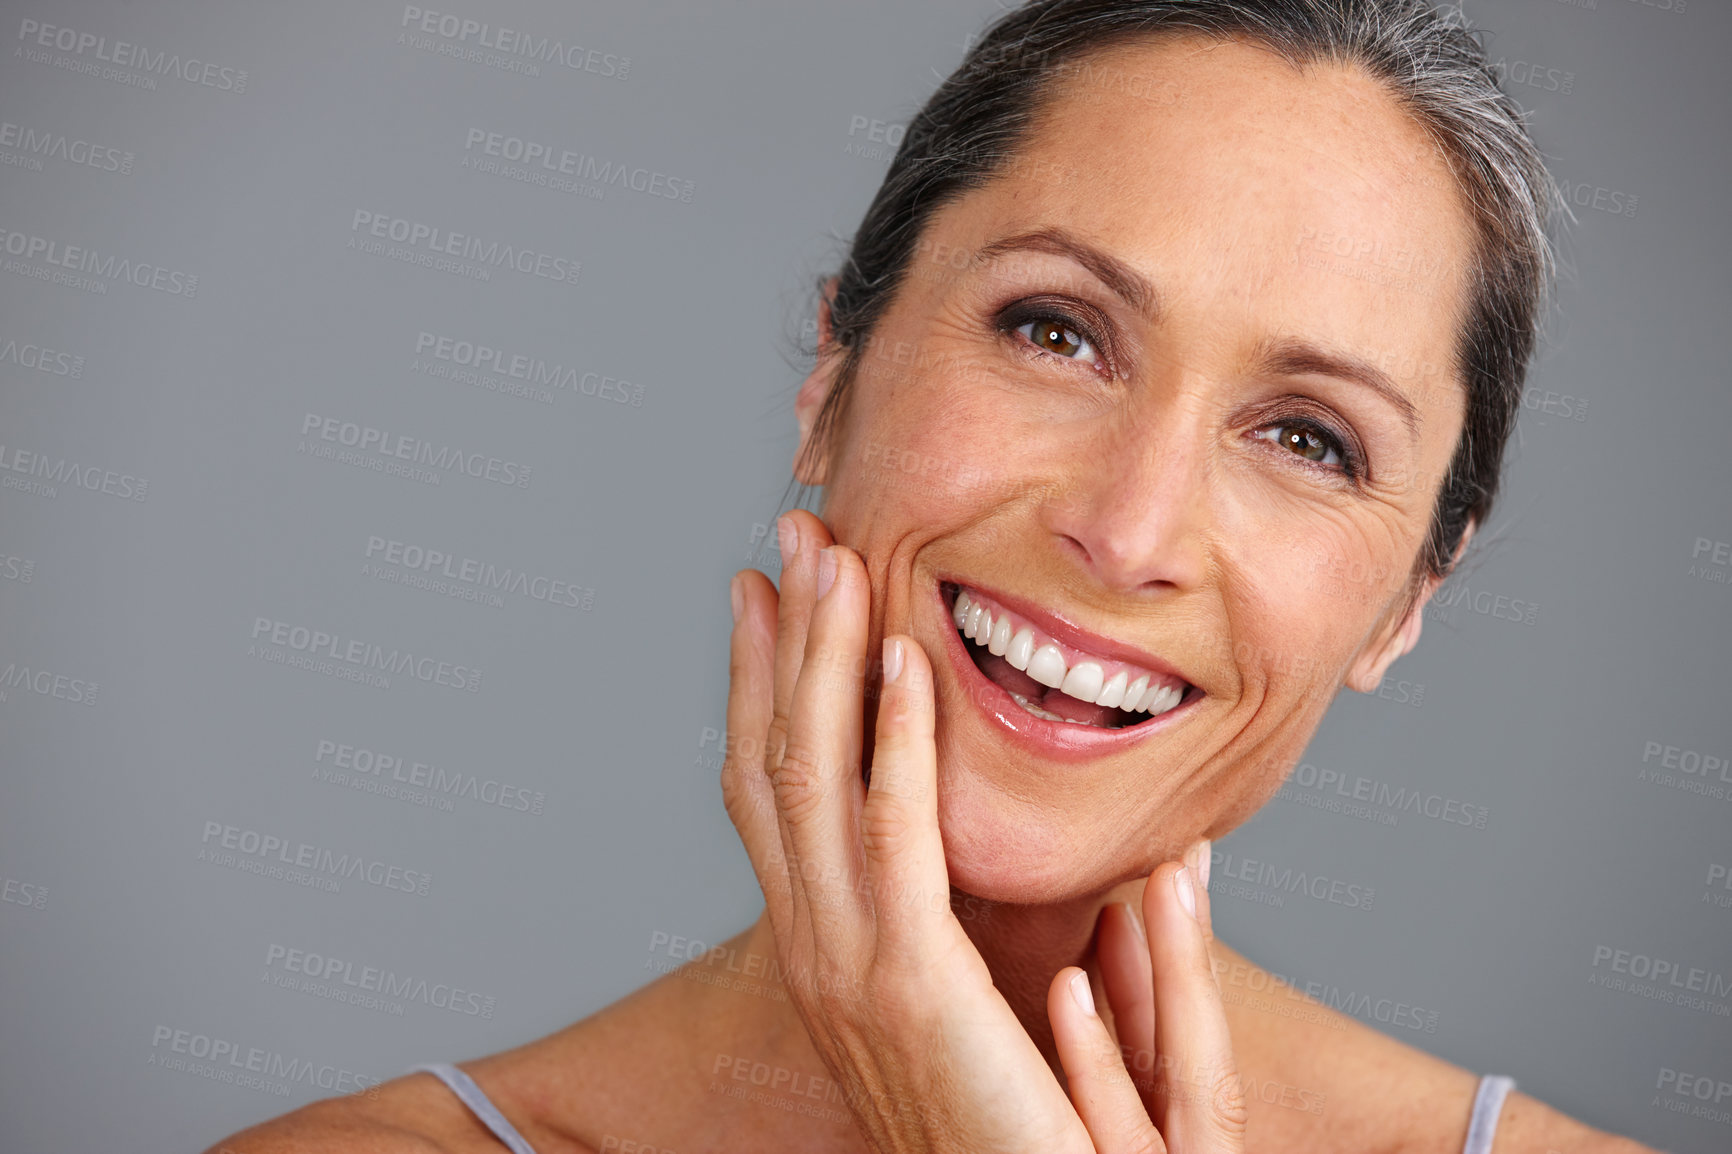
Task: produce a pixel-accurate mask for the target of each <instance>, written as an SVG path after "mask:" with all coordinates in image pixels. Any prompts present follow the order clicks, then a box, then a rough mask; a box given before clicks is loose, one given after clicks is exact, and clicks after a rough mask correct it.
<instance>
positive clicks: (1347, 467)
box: [1252, 417, 1364, 481]
mask: <svg viewBox="0 0 1732 1154" xmlns="http://www.w3.org/2000/svg"><path fill="white" fill-rule="evenodd" d="M1280 429H1298V430H1301V431H1302V432H1305V433H1309V434H1310V435H1311V436H1313V437H1316V438H1317V439H1318V440H1319V441H1322V442H1323V445H1324V447H1325V448H1326V449H1327V450H1329V451H1330V452H1332V453H1334V454H1335V456H1336V458H1337V462H1336V463H1335V464H1333V465H1327V464H1324V463H1322V462H1320V461H1312V460H1309V459H1307V458H1305V457H1301V456H1299V454H1297V453H1293V452H1288V453H1286V455H1287V456H1289V457H1293V458H1295V459H1297V460H1298V461H1299V462H1300V464H1301V466H1302V467H1305V468H1311V469H1320V470H1322V471H1323V472H1325V473H1335V474H1338V475H1340V476H1342V477H1344V478H1346V479H1347V480H1349V481H1358V480H1359V479H1360V477H1361V475H1362V474H1363V472H1364V468H1363V466H1362V464H1361V462H1360V461H1359V458H1358V454H1356V453H1355V452H1354V450H1353V449H1351V448H1349V444H1350V439H1349V438H1347V437H1344V436H1342V435H1341V434H1339V433H1337V432H1336V431H1335V430H1334V429H1332V428H1330V427H1329V426H1328V425H1325V424H1323V423H1322V422H1320V421H1317V420H1314V419H1312V418H1310V417H1281V418H1279V419H1277V420H1274V421H1269V422H1267V423H1265V424H1262V425H1259V426H1258V427H1257V428H1255V429H1253V430H1252V436H1254V437H1256V438H1257V439H1258V440H1259V441H1267V442H1269V444H1270V445H1272V446H1277V445H1278V444H1279V441H1278V439H1277V438H1275V437H1266V436H1264V435H1263V434H1264V433H1266V432H1268V431H1270V430H1280Z"/></svg>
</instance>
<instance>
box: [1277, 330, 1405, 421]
mask: <svg viewBox="0 0 1732 1154" xmlns="http://www.w3.org/2000/svg"><path fill="white" fill-rule="evenodd" d="M1254 363H1255V364H1256V365H1257V367H1258V368H1259V369H1261V370H1262V371H1264V372H1269V373H1279V374H1281V375H1284V376H1297V375H1299V374H1302V373H1309V374H1313V375H1316V376H1322V377H1334V378H1336V379H1337V380H1343V381H1352V382H1354V383H1355V384H1360V385H1364V386H1365V387H1366V388H1368V389H1371V390H1372V391H1373V392H1375V393H1377V394H1378V395H1379V396H1381V397H1382V398H1383V399H1384V400H1386V401H1388V402H1389V403H1390V404H1391V405H1392V406H1394V407H1395V411H1396V412H1398V413H1399V414H1401V421H1402V424H1404V425H1406V426H1407V435H1408V436H1409V437H1410V438H1413V439H1417V438H1418V437H1419V409H1418V408H1417V407H1415V405H1414V403H1413V401H1412V400H1410V399H1409V398H1408V396H1407V394H1406V393H1404V392H1402V390H1401V387H1400V386H1399V385H1397V384H1396V383H1395V382H1394V381H1393V380H1391V379H1390V376H1389V374H1388V373H1386V372H1384V371H1383V370H1382V369H1380V368H1378V367H1377V366H1376V365H1373V364H1370V363H1369V362H1366V361H1362V360H1360V359H1359V358H1357V357H1352V356H1349V355H1347V354H1345V353H1340V352H1335V351H1332V350H1329V349H1323V348H1319V347H1318V346H1317V345H1314V344H1311V343H1310V342H1308V341H1304V340H1301V339H1299V338H1298V337H1282V338H1279V339H1274V340H1266V341H1264V342H1263V344H1262V345H1261V346H1259V348H1258V356H1257V358H1256V361H1255V362H1254Z"/></svg>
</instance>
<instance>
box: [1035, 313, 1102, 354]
mask: <svg viewBox="0 0 1732 1154" xmlns="http://www.w3.org/2000/svg"><path fill="white" fill-rule="evenodd" d="M1016 331H1017V332H1019V333H1021V334H1022V335H1023V336H1024V337H1026V338H1028V341H1029V343H1030V344H1032V345H1034V347H1035V348H1037V349H1043V350H1045V351H1046V352H1049V353H1052V354H1053V355H1054V356H1058V357H1064V358H1066V359H1067V360H1073V361H1082V360H1094V359H1095V356H1096V352H1095V347H1094V345H1092V344H1090V343H1089V339H1088V338H1087V337H1085V336H1083V335H1082V334H1081V333H1079V332H1077V331H1076V330H1075V329H1072V328H1067V327H1066V326H1064V325H1062V324H1059V323H1057V322H1056V321H1050V320H1039V321H1029V322H1028V323H1027V324H1025V325H1020V326H1018V328H1017V330H1016Z"/></svg>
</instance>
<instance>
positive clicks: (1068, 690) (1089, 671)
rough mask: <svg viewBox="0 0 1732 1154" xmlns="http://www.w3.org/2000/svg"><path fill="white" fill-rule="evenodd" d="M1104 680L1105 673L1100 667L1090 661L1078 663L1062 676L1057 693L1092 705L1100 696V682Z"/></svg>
mask: <svg viewBox="0 0 1732 1154" xmlns="http://www.w3.org/2000/svg"><path fill="white" fill-rule="evenodd" d="M1105 679H1106V673H1105V671H1103V670H1102V669H1101V667H1100V666H1098V665H1096V664H1095V663H1094V662H1092V661H1079V662H1077V663H1076V664H1075V665H1074V666H1072V667H1071V671H1070V672H1069V673H1066V674H1065V675H1064V680H1063V681H1062V682H1060V683H1059V687H1058V691H1059V692H1060V693H1062V694H1064V695H1065V696H1066V697H1074V698H1076V699H1077V700H1078V701H1087V702H1091V703H1092V702H1093V701H1094V699H1095V698H1097V697H1099V696H1100V695H1101V682H1102V681H1104V680H1105Z"/></svg>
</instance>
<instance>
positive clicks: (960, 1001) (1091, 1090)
mask: <svg viewBox="0 0 1732 1154" xmlns="http://www.w3.org/2000/svg"><path fill="white" fill-rule="evenodd" d="M783 520H784V524H785V525H790V524H791V525H792V526H793V527H794V529H795V530H796V532H797V537H798V541H797V545H796V546H795V549H794V552H793V553H792V555H789V552H788V546H789V544H790V542H789V541H788V540H787V537H788V536H792V535H793V534H788V533H787V532H786V530H785V529H784V530H783V532H784V540H783V547H784V557H785V559H786V560H785V563H784V565H783V569H782V589H781V593H780V595H778V594H777V592H776V590H775V589H774V587H772V586H771V585H770V583H769V581H768V579H766V578H765V577H764V576H763V575H762V574H760V573H758V572H756V571H755V570H745V571H742V572H741V573H740V574H738V575H737V576H736V578H735V586H734V597H735V602H734V604H735V614H736V622H735V626H734V632H733V639H732V649H731V658H730V685H729V693H728V741H727V750H728V754H727V758H726V760H725V761H724V763H723V766H722V796H723V799H724V801H725V803H726V805H727V809H728V815H729V817H730V818H731V819H732V820H733V822H734V825H735V827H736V828H737V829H738V830H739V833H740V838H741V840H742V841H743V842H744V843H745V846H746V851H747V853H748V854H749V855H750V856H751V859H752V866H753V869H754V870H755V871H756V873H757V877H758V882H759V884H760V886H761V887H762V888H763V891H764V900H765V906H766V909H767V911H768V914H769V918H770V923H771V928H772V930H773V931H774V933H775V937H776V945H777V951H778V953H779V954H780V963H781V965H782V967H783V972H784V974H785V975H786V982H787V986H788V994H789V997H790V999H791V1000H792V1002H793V1004H794V1006H795V1007H796V1009H797V1010H798V1012H799V1014H800V1017H801V1019H802V1020H803V1021H804V1023H805V1025H806V1029H807V1032H808V1033H809V1034H810V1036H811V1039H812V1042H813V1044H814V1045H815V1046H816V1047H817V1049H818V1051H819V1053H820V1055H821V1056H822V1058H823V1059H824V1061H825V1063H826V1065H827V1066H828V1067H829V1068H830V1070H831V1072H832V1073H833V1074H834V1075H835V1076H836V1078H837V1079H838V1081H839V1083H840V1084H841V1085H842V1086H843V1087H844V1088H845V1090H846V1092H847V1096H848V1100H849V1104H850V1105H851V1107H852V1108H853V1111H854V1114H855V1116H856V1117H857V1118H858V1120H859V1123H860V1125H861V1127H862V1129H863V1130H864V1132H865V1134H866V1136H867V1138H868V1139H869V1140H870V1142H871V1143H872V1145H873V1146H874V1147H875V1148H876V1149H878V1150H880V1151H883V1152H885V1154H889V1152H891V1151H898V1152H901V1151H940V1150H969V1151H977V1150H992V1151H1029V1152H1031V1154H1033V1152H1039V1154H1055V1152H1075V1154H1085V1152H1094V1151H1100V1152H1103V1154H1119V1152H1129V1151H1136V1152H1138V1154H1145V1152H1151V1151H1173V1152H1175V1154H1228V1152H1237V1151H1239V1150H1241V1149H1242V1148H1243V1142H1242V1135H1243V1129H1244V1119H1245V1110H1244V1105H1243V1099H1242V1095H1241V1094H1240V1086H1239V1081H1238V1076H1237V1073H1236V1069H1235V1066H1234V1062H1233V1055H1232V1048H1231V1044H1230V1039H1229V1037H1228V1033H1227V1025H1226V1019H1225V1017H1224V1016H1223V1014H1222V1010H1221V999H1220V991H1219V989H1218V988H1217V986H1216V984H1215V980H1214V975H1213V972H1212V970H1211V965H1210V958H1209V953H1208V947H1207V942H1206V932H1205V929H1204V926H1205V925H1206V920H1200V919H1199V917H1198V916H1197V915H1198V914H1201V915H1202V917H1203V919H1206V917H1207V894H1206V891H1201V890H1200V889H1197V888H1193V887H1192V885H1191V881H1190V878H1191V876H1192V875H1193V874H1194V871H1193V870H1189V869H1185V868H1184V867H1181V866H1179V865H1178V864H1177V863H1171V862H1169V863H1167V864H1165V865H1162V866H1161V867H1159V868H1158V869H1156V870H1155V872H1154V874H1153V875H1152V876H1151V878H1150V881H1149V884H1148V885H1147V886H1146V888H1145V891H1144V897H1143V902H1142V907H1143V919H1144V922H1145V923H1146V925H1147V934H1146V939H1147V940H1146V944H1145V943H1144V942H1143V939H1144V936H1145V935H1144V934H1142V933H1138V932H1137V928H1136V926H1135V924H1134V921H1135V920H1134V919H1133V918H1132V917H1130V914H1129V909H1128V907H1126V906H1123V905H1119V906H1117V907H1109V908H1108V910H1107V911H1106V912H1105V914H1104V915H1103V924H1102V925H1101V928H1100V942H1099V951H1100V955H1101V967H1102V980H1103V983H1104V985H1105V987H1106V994H1107V999H1108V1004H1109V1008H1110V1009H1111V1010H1112V1011H1114V1013H1115V1017H1116V1021H1117V1024H1118V1033H1119V1041H1115V1040H1114V1038H1113V1037H1112V1035H1111V1034H1110V1033H1109V1031H1108V1029H1107V1027H1106V1025H1105V1023H1104V1022H1103V1021H1102V1019H1101V1018H1100V1017H1099V1016H1098V1014H1097V1013H1096V1012H1095V1009H1094V1003H1093V998H1092V996H1091V995H1090V993H1089V989H1088V979H1087V975H1086V974H1085V973H1084V971H1082V970H1081V969H1079V968H1077V967H1074V966H1069V967H1066V968H1065V969H1063V970H1061V971H1060V972H1059V973H1058V974H1057V975H1056V976H1055V978H1054V979H1053V982H1052V985H1051V988H1050V990H1049V991H1048V997H1047V1010H1048V1014H1049V1015H1050V1017H1051V1020H1052V1026H1053V1031H1054V1036H1055V1040H1056V1045H1057V1049H1058V1054H1059V1059H1060V1062H1061V1064H1062V1066H1063V1068H1064V1071H1065V1075H1066V1078H1067V1080H1068V1081H1069V1083H1070V1095H1069V1097H1068V1098H1067V1096H1066V1094H1065V1091H1064V1089H1063V1088H1061V1087H1060V1085H1059V1083H1058V1081H1057V1079H1055V1078H1054V1077H1053V1073H1052V1070H1051V1069H1050V1068H1049V1066H1048V1065H1047V1063H1046V1060H1045V1058H1044V1057H1043V1056H1042V1054H1041V1052H1040V1050H1039V1048H1038V1047H1037V1046H1036V1045H1035V1044H1034V1042H1033V1040H1032V1039H1031V1038H1030V1037H1029V1035H1028V1033H1027V1032H1026V1031H1025V1030H1024V1029H1023V1027H1022V1024H1021V1023H1020V1022H1019V1021H1018V1020H1017V1018H1016V1015H1015V1013H1014V1012H1013V1011H1012V1010H1011V1008H1010V1006H1009V1004H1008V1003H1007V1002H1006V1001H1005V1000H1004V998H1003V997H1002V996H1001V995H1000V994H999V992H998V991H997V990H996V989H995V988H994V986H993V982H992V974H991V972H990V971H989V970H988V969H987V966H986V963H985V961H984V959H982V957H981V956H980V953H979V952H978V951H977V950H976V949H975V948H974V944H973V943H972V942H971V941H970V940H969V938H968V936H967V934H965V933H964V932H963V929H962V926H961V923H959V922H958V921H957V919H956V916H955V914H954V913H953V912H952V910H951V905H950V884H949V878H948V874H947V872H946V870H945V863H944V846H943V842H942V840H941V839H940V835H939V828H938V809H937V776H938V775H937V751H936V747H935V745H934V741H933V725H934V720H935V698H934V692H933V682H932V669H931V666H930V664H929V663H928V661H927V659H926V655H925V654H924V653H923V652H922V651H921V649H920V646H919V645H918V644H916V643H915V642H914V640H913V638H911V637H908V636H906V635H892V636H888V637H886V638H885V639H884V646H883V667H882V671H883V686H882V690H881V695H880V698H879V708H878V715H877V726H876V731H875V734H874V749H873V753H872V762H871V769H870V775H869V777H870V785H869V786H868V785H866V784H865V783H864V781H863V775H862V771H861V769H862V754H863V748H864V709H863V703H864V694H865V691H866V686H867V684H868V683H869V681H870V680H871V679H870V678H869V677H868V672H869V671H871V670H873V669H874V668H875V663H874V662H871V661H869V660H868V655H867V653H866V643H867V636H868V632H869V621H870V608H871V607H870V585H869V583H868V580H867V575H866V571H865V568H864V566H863V564H862V563H861V561H860V559H859V557H858V556H857V555H856V554H855V553H853V552H852V551H851V550H849V549H847V548H845V547H841V546H832V544H831V538H830V534H829V532H828V530H827V529H826V528H825V527H824V525H823V523H822V522H821V521H819V520H818V518H816V517H814V516H812V515H811V514H809V513H806V512H804V511H802V510H796V511H795V512H793V513H790V514H788V515H787V517H785V518H784V519H783ZM1193 911H1195V912H1193ZM1121 1043H1122V1044H1123V1048H1124V1052H1123V1053H1121ZM1126 1054H1129V1055H1130V1056H1131V1058H1132V1065H1133V1066H1136V1067H1138V1068H1139V1069H1140V1070H1143V1071H1146V1073H1144V1074H1143V1076H1142V1077H1139V1078H1138V1079H1136V1080H1133V1079H1132V1077H1131V1076H1130V1073H1129V1072H1128V1070H1127V1066H1126V1062H1125V1055H1126ZM1073 1102H1074V1106H1073Z"/></svg>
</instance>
